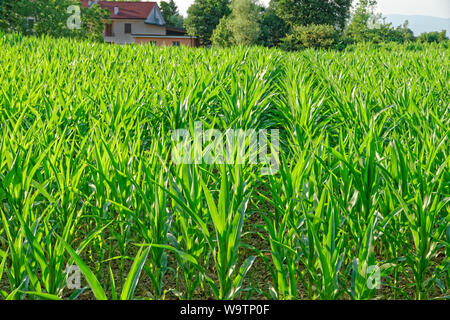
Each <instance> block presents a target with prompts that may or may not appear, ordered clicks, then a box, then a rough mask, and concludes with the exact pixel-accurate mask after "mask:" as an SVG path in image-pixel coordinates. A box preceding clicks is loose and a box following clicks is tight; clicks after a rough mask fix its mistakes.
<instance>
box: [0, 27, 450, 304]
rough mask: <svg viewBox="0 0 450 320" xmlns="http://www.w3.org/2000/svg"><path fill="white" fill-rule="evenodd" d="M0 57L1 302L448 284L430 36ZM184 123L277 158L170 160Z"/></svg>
mask: <svg viewBox="0 0 450 320" xmlns="http://www.w3.org/2000/svg"><path fill="white" fill-rule="evenodd" d="M0 52H1V55H0V136H1V140H0V299H14V300H15V299H26V300H29V299H34V300H39V299H64V300H66V299H68V300H75V299H112V300H116V299H117V300H120V299H123V300H129V299H157V300H164V299H167V300H172V299H182V300H185V299H186V300H191V299H217V300H222V299H227V300H228V299H243V300H246V299H283V300H284V299H293V300H298V299H308V300H316V299H322V300H335V299H336V300H350V299H351V300H365V299H448V298H449V297H450V291H449V283H450V268H449V267H450V247H449V243H450V206H449V201H450V170H449V162H450V158H449V151H450V148H449V128H450V108H449V101H450V88H449V80H450V74H449V72H450V59H449V49H448V46H447V45H443V44H441V45H436V44H430V45H381V46H378V47H374V46H373V45H372V46H371V45H360V46H355V47H352V48H351V49H347V50H346V51H343V52H338V51H313V50H307V51H302V52H296V53H287V52H283V51H280V50H276V49H265V48H250V49H249V48H232V49H187V48H157V47H153V46H111V45H106V44H93V43H88V42H76V41H73V40H67V39H61V40H54V39H51V38H46V37H43V38H27V37H22V36H20V35H3V34H1V35H0ZM195 122H201V123H202V125H203V128H205V129H217V130H221V131H222V132H226V131H227V130H229V129H243V130H249V129H253V130H271V129H278V130H279V132H280V147H279V161H278V163H279V170H278V172H277V173H276V174H273V175H262V174H260V169H261V167H262V166H263V164H252V165H250V164H248V163H244V164H224V163H222V164H220V163H219V164H207V163H204V162H201V163H192V164H189V163H187V164H174V163H173V161H172V156H171V151H172V149H173V141H172V132H173V131H174V130H177V129H187V130H193V126H194V123H195ZM70 266H76V267H77V268H78V269H79V270H80V271H81V273H82V280H81V287H80V288H71V287H70V286H68V283H69V282H68V278H69V276H70V273H69V271H68V270H69V267H70Z"/></svg>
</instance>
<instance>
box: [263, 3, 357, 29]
mask: <svg viewBox="0 0 450 320" xmlns="http://www.w3.org/2000/svg"><path fill="white" fill-rule="evenodd" d="M272 1H273V5H274V7H275V10H276V12H277V14H278V16H279V17H280V18H282V19H283V20H284V21H286V23H288V24H289V25H290V26H291V27H295V26H306V25H310V24H316V25H332V26H334V27H335V28H336V29H339V30H343V29H344V27H345V25H346V22H347V20H348V18H349V17H350V8H351V5H352V0H272Z"/></svg>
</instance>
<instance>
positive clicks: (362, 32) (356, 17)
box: [346, 0, 380, 41]
mask: <svg viewBox="0 0 450 320" xmlns="http://www.w3.org/2000/svg"><path fill="white" fill-rule="evenodd" d="M376 4H377V2H376V1H375V0H360V1H359V2H358V4H357V5H356V9H355V11H354V13H353V18H352V20H351V22H350V24H349V25H348V27H347V29H346V34H347V36H348V37H349V38H351V39H352V40H353V41H366V40H368V38H369V33H370V32H369V24H370V23H372V25H373V27H378V26H375V25H374V22H375V23H380V22H379V18H380V17H379V16H376V15H375V6H376Z"/></svg>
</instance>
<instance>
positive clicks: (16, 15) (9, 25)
mask: <svg viewBox="0 0 450 320" xmlns="http://www.w3.org/2000/svg"><path fill="white" fill-rule="evenodd" d="M29 12H30V3H29V0H10V1H2V2H0V29H1V30H5V31H10V32H23V33H25V32H26V30H27V21H26V17H27V14H28V13H29Z"/></svg>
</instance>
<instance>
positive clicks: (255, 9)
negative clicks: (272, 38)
mask: <svg viewBox="0 0 450 320" xmlns="http://www.w3.org/2000/svg"><path fill="white" fill-rule="evenodd" d="M230 8H231V14H230V15H229V16H227V17H224V18H222V19H221V20H220V23H219V25H218V26H217V28H216V29H215V30H214V32H213V36H212V40H213V43H214V45H218V46H230V45H247V46H250V45H254V44H256V43H257V42H258V40H259V38H260V34H261V27H260V22H259V21H260V13H261V7H260V6H258V5H257V3H256V0H233V1H232V2H231V5H230Z"/></svg>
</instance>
